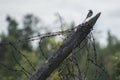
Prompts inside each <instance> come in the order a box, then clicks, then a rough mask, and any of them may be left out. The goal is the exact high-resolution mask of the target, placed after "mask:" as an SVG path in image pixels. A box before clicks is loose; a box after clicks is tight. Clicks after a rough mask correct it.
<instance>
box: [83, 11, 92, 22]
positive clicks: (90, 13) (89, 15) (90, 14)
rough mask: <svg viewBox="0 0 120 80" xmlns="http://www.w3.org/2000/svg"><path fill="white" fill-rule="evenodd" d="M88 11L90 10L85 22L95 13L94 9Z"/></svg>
mask: <svg viewBox="0 0 120 80" xmlns="http://www.w3.org/2000/svg"><path fill="white" fill-rule="evenodd" d="M88 11H89V12H88V14H87V16H86V18H85V20H84V22H85V21H86V19H87V18H89V17H91V16H92V15H93V11H92V10H88Z"/></svg>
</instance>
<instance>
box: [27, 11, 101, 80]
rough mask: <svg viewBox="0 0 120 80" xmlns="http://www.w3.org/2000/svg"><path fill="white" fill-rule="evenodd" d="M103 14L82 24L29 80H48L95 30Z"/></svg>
mask: <svg viewBox="0 0 120 80" xmlns="http://www.w3.org/2000/svg"><path fill="white" fill-rule="evenodd" d="M100 14H101V13H98V14H96V15H95V16H94V17H93V18H91V19H90V20H89V21H87V22H85V23H82V24H80V25H78V26H77V27H76V30H75V31H72V34H71V36H68V38H66V40H65V41H64V42H63V44H62V45H61V46H60V48H59V49H58V50H57V51H56V52H55V53H54V54H53V55H52V56H51V57H50V58H49V59H48V60H47V62H46V63H44V64H43V65H42V66H41V67H40V68H39V69H38V70H37V71H36V72H35V73H34V74H33V75H31V76H30V78H29V79H28V80H46V79H47V77H49V76H50V74H51V73H52V72H53V71H54V70H55V69H57V68H58V67H59V65H60V64H61V63H62V62H63V61H64V59H65V58H66V57H67V56H68V55H69V54H70V53H71V52H72V50H74V49H75V48H77V47H78V46H79V45H80V44H81V42H82V41H83V40H84V39H85V38H86V37H87V35H88V34H89V33H90V32H91V30H92V29H93V26H94V24H95V23H96V21H97V19H98V18H99V16H100Z"/></svg>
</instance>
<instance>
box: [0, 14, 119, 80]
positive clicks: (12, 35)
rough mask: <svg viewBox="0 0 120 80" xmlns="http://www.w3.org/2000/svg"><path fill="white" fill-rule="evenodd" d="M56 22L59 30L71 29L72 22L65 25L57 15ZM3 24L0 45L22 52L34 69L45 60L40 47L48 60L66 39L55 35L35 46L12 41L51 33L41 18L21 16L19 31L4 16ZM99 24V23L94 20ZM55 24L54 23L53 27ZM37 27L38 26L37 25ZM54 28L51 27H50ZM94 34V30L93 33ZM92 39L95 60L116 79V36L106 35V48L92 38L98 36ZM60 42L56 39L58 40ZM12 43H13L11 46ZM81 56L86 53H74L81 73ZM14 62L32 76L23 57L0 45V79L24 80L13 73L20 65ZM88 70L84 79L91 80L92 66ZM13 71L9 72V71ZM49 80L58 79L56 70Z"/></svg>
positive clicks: (24, 77)
mask: <svg viewBox="0 0 120 80" xmlns="http://www.w3.org/2000/svg"><path fill="white" fill-rule="evenodd" d="M56 20H57V21H56V23H57V24H58V26H59V27H62V26H64V27H63V28H61V30H65V29H69V28H72V27H73V26H75V25H74V23H66V22H65V21H64V20H63V18H62V17H60V15H57V17H56ZM6 22H7V32H8V33H7V34H5V33H4V32H3V33H2V34H0V43H5V42H9V41H11V42H13V44H14V46H15V47H16V48H17V49H18V50H20V51H21V52H22V54H24V55H25V56H26V57H27V58H28V59H29V60H30V62H31V63H32V64H33V65H34V67H35V68H36V69H37V68H38V67H39V66H41V64H42V63H43V62H44V61H45V58H44V57H43V55H42V52H41V50H40V46H41V48H42V50H43V51H44V53H45V54H44V55H45V56H46V58H48V57H50V55H52V53H53V52H55V51H56V50H57V49H58V48H59V46H60V45H61V44H62V39H63V38H64V37H65V36H66V35H63V36H59V38H58V37H50V38H45V39H42V41H41V43H40V44H39V42H40V40H32V41H29V40H27V41H25V42H22V43H20V42H18V43H17V42H16V41H18V40H26V39H27V38H29V37H32V36H33V35H38V34H40V33H47V32H52V29H49V28H50V27H49V25H46V23H43V22H42V19H40V18H39V17H37V16H35V15H32V14H27V15H25V16H24V17H23V21H22V28H19V27H18V25H19V24H20V23H19V22H18V21H16V19H14V18H13V17H11V16H10V15H8V16H7V17H6ZM98 22H99V21H98ZM56 23H55V24H56ZM38 24H41V25H38ZM53 25H54V24H53ZM93 31H94V30H93ZM93 34H94V37H95V40H96V43H95V45H96V49H97V54H98V59H99V61H100V62H102V63H103V64H104V66H105V68H106V70H107V71H108V73H109V75H110V77H111V78H112V80H120V40H119V39H117V37H116V36H114V35H112V34H111V32H110V31H108V33H107V45H106V46H104V47H103V46H101V45H102V44H100V43H99V41H98V40H97V39H96V38H97V37H98V36H97V34H96V33H95V32H94V33H93ZM59 39H60V40H59ZM14 42H16V43H14ZM85 56H86V53H85V52H84V53H83V54H82V56H81V54H77V59H78V61H79V63H80V64H79V65H80V67H81V70H83V69H84V67H85V66H86V65H84V64H85V60H86V59H85ZM15 58H16V59H17V61H18V62H19V63H20V64H21V65H22V66H23V67H24V68H25V69H26V70H27V71H28V72H30V73H33V72H34V70H33V69H32V68H31V67H30V66H29V65H28V63H27V61H26V60H25V58H24V57H23V56H21V55H20V54H19V53H18V51H16V50H15V49H14V48H12V47H11V46H10V45H2V44H1V45H0V80H26V79H27V77H26V75H25V74H24V73H23V72H21V71H14V70H20V69H21V68H20V66H19V65H18V63H17V62H16V60H15ZM90 68H91V69H89V72H90V74H89V75H88V76H87V77H88V80H94V79H93V75H94V74H96V73H95V72H94V67H92V64H91V67H90ZM12 69H13V70H12ZM49 80H60V78H59V75H58V73H57V71H55V72H54V74H52V75H51V77H50V78H49ZM99 80H106V78H105V76H103V77H102V78H101V79H99Z"/></svg>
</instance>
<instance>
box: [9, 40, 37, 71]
mask: <svg viewBox="0 0 120 80" xmlns="http://www.w3.org/2000/svg"><path fill="white" fill-rule="evenodd" d="M9 44H10V45H11V47H13V49H15V51H17V52H18V53H19V54H20V55H22V56H23V57H24V58H25V59H26V61H27V62H28V64H29V65H30V66H31V68H32V69H33V70H34V71H36V69H35V68H34V67H33V65H32V63H31V62H30V60H29V59H28V58H27V57H26V56H25V55H24V54H22V53H21V51H19V50H18V49H17V48H16V47H15V46H14V44H12V42H9Z"/></svg>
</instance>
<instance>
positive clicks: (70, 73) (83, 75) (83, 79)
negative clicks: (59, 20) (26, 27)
mask: <svg viewBox="0 0 120 80" xmlns="http://www.w3.org/2000/svg"><path fill="white" fill-rule="evenodd" d="M76 28H77V27H74V28H72V29H68V30H65V31H58V32H48V33H45V34H38V35H35V36H29V37H27V38H25V39H21V40H16V41H13V42H10V41H8V42H3V43H0V47H2V46H6V45H10V46H11V47H12V48H13V49H14V50H15V51H16V52H17V53H18V54H20V55H21V56H22V57H24V58H25V60H26V61H27V62H28V64H29V65H30V67H31V68H32V70H33V71H36V69H35V67H34V66H33V64H32V63H31V62H30V60H29V59H28V58H27V57H26V56H25V55H24V54H23V53H22V52H21V51H20V50H19V49H17V48H16V46H15V45H14V44H17V43H23V44H24V42H27V41H35V40H40V41H39V48H40V51H41V53H42V56H43V57H44V58H45V59H47V56H46V55H45V52H44V51H43V49H42V46H41V41H42V40H43V39H44V38H48V37H53V36H58V35H63V34H64V33H70V32H71V31H72V30H75V29H76ZM66 38H67V37H66ZM95 44H96V43H95V39H94V36H93V34H92V33H90V35H88V36H87V37H86V38H85V39H84V41H83V42H82V44H81V45H80V46H79V47H77V49H73V50H72V55H71V56H69V57H68V58H67V59H66V60H65V62H63V64H62V65H60V67H59V68H58V73H59V77H60V79H61V80H69V79H70V78H72V79H73V80H87V75H88V70H89V66H90V63H89V62H91V63H92V64H94V65H95V67H96V68H95V71H96V72H95V73H96V74H95V76H94V78H95V79H98V78H99V77H100V76H101V74H102V73H99V70H98V69H101V70H102V71H103V72H104V73H105V74H106V75H107V77H108V78H109V75H108V73H107V71H106V70H105V68H104V67H103V66H100V65H99V64H98V62H97V50H96V46H95ZM83 48H85V50H86V52H87V53H86V63H85V65H86V66H85V67H86V68H85V71H83V72H82V71H81V68H80V65H79V63H78V61H77V58H76V53H78V52H81V53H83V52H82V49H83ZM90 48H92V50H93V57H94V58H93V59H91V56H90V50H91V49H90ZM12 56H13V58H14V60H15V62H16V63H17V64H18V65H19V67H20V68H21V70H20V71H21V72H23V73H24V74H25V75H26V77H29V76H30V75H31V73H30V72H28V71H27V70H26V69H25V68H24V67H23V66H22V65H21V64H20V63H19V61H18V60H17V59H16V56H15V55H14V53H12ZM0 65H2V66H4V67H6V68H7V69H8V70H13V69H12V68H8V67H7V66H5V65H4V64H1V63H0ZM65 69H66V70H67V73H65V72H64V71H65ZM76 70H77V71H76ZM13 71H16V72H17V71H19V70H13ZM97 73H99V74H97ZM109 80H110V79H109Z"/></svg>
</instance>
